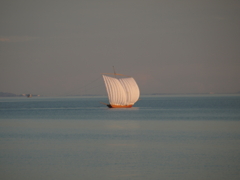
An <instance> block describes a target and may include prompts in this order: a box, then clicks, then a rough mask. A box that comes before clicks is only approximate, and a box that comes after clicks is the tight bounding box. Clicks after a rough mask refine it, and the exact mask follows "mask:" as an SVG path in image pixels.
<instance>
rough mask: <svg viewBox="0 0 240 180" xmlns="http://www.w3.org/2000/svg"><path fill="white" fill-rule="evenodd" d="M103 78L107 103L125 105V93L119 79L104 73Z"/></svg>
mask: <svg viewBox="0 0 240 180" xmlns="http://www.w3.org/2000/svg"><path fill="white" fill-rule="evenodd" d="M103 79H104V82H105V85H106V89H107V93H108V99H109V103H110V104H115V105H125V104H126V93H125V90H124V89H123V87H122V85H121V84H120V82H119V80H118V79H116V78H113V77H109V76H105V75H103Z"/></svg>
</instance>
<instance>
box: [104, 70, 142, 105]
mask: <svg viewBox="0 0 240 180" xmlns="http://www.w3.org/2000/svg"><path fill="white" fill-rule="evenodd" d="M106 74H110V75H114V76H115V77H110V76H106ZM102 76H103V80H104V83H105V86H106V90H107V93H108V99H109V104H106V105H107V106H108V107H109V108H131V107H132V106H133V105H134V103H136V102H137V101H138V99H139V96H140V90H139V88H138V85H137V83H136V81H135V80H134V79H133V77H129V76H126V75H123V74H116V73H115V72H114V74H111V73H104V74H102ZM116 76H125V77H122V78H116Z"/></svg>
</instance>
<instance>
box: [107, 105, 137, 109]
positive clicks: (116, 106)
mask: <svg viewBox="0 0 240 180" xmlns="http://www.w3.org/2000/svg"><path fill="white" fill-rule="evenodd" d="M107 106H108V107H109V108H131V107H132V105H125V106H120V105H114V104H108V105H107Z"/></svg>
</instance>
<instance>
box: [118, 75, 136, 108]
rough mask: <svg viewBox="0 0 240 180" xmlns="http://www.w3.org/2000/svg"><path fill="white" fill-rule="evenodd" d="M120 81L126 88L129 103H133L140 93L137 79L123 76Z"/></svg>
mask: <svg viewBox="0 0 240 180" xmlns="http://www.w3.org/2000/svg"><path fill="white" fill-rule="evenodd" d="M119 81H120V83H121V85H122V87H123V88H124V90H125V93H126V101H127V105H133V104H134V103H135V102H137V100H138V98H139V95H140V91H139V88H138V85H137V83H136V81H135V80H134V79H133V78H132V77H129V78H121V79H119Z"/></svg>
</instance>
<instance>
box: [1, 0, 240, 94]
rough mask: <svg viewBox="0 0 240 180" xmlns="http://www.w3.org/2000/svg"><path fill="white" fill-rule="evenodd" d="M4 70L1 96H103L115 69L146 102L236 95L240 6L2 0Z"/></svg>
mask: <svg viewBox="0 0 240 180" xmlns="http://www.w3.org/2000/svg"><path fill="white" fill-rule="evenodd" d="M0 63H1V64H0V92H12V93H17V94H20V93H33V94H41V95H67V94H82V93H84V91H88V93H93V94H96V93H105V87H104V86H103V80H102V79H101V78H100V77H101V73H109V72H110V73H111V72H112V66H113V65H114V66H115V68H116V71H117V72H118V73H122V74H127V75H130V76H133V77H135V79H136V81H137V82H138V84H139V87H140V90H141V93H142V94H145V93H206V92H207V93H208V92H215V93H233V92H238V91H240V1H239V0H182V1H179V0H69V1H65V0H55V1H54V0H41V1H32V0H1V6H0ZM97 78H100V79H98V80H96V79H97ZM95 80H96V81H95ZM92 81H94V82H93V83H91V84H90V85H88V86H87V88H83V87H84V86H85V85H87V84H88V83H89V82H92ZM92 87H94V88H92ZM88 88H89V89H88Z"/></svg>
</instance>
